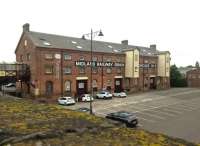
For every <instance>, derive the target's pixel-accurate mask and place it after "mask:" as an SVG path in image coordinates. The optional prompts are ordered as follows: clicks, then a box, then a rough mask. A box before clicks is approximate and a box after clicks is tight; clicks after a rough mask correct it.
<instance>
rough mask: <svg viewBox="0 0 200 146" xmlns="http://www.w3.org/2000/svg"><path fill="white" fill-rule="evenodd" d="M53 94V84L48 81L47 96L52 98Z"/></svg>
mask: <svg viewBox="0 0 200 146" xmlns="http://www.w3.org/2000/svg"><path fill="white" fill-rule="evenodd" d="M52 94H53V82H52V81H47V82H46V95H47V96H51V95H52Z"/></svg>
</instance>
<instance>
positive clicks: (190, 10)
mask: <svg viewBox="0 0 200 146" xmlns="http://www.w3.org/2000/svg"><path fill="white" fill-rule="evenodd" d="M0 19H1V21H0V22H1V23H0V43H1V44H0V49H1V53H0V62H1V61H6V62H11V61H15V54H14V51H15V48H16V45H17V43H18V41H19V39H20V36H21V33H22V25H23V24H24V23H30V30H32V31H38V32H46V33H52V34H60V35H65V36H73V37H81V36H82V34H84V33H89V32H90V29H91V28H93V30H99V29H102V31H103V33H104V37H103V38H101V39H99V38H96V40H102V41H109V42H115V43H120V42H121V40H124V39H128V40H129V44H131V45H138V46H147V47H148V46H149V45H150V44H156V45H157V48H158V50H168V51H170V52H171V58H172V60H171V63H172V64H174V63H175V64H176V65H178V66H185V65H190V64H192V65H194V64H195V61H197V60H198V61H200V46H199V43H200V41H199V40H200V3H199V0H18V1H16V0H2V1H0Z"/></svg>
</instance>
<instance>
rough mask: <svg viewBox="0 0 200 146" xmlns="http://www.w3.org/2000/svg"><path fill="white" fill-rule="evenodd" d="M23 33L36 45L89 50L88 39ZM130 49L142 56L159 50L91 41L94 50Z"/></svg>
mask: <svg viewBox="0 0 200 146" xmlns="http://www.w3.org/2000/svg"><path fill="white" fill-rule="evenodd" d="M25 33H26V34H27V35H28V36H29V37H30V39H31V40H32V41H33V43H34V44H35V46H37V47H44V48H62V49H72V50H80V51H90V45H91V44H90V40H84V39H82V38H75V37H68V36H60V35H54V34H46V33H40V32H33V31H29V32H25ZM131 49H138V50H139V51H140V54H141V55H144V56H155V55H156V54H158V53H159V51H157V50H156V49H153V48H147V47H140V46H133V45H124V44H117V43H111V42H103V41H93V51H94V52H107V53H118V54H121V53H122V54H123V53H124V51H125V50H131Z"/></svg>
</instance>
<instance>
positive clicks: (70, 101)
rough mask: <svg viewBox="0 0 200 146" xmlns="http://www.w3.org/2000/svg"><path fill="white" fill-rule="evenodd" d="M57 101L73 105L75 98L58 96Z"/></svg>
mask: <svg viewBox="0 0 200 146" xmlns="http://www.w3.org/2000/svg"><path fill="white" fill-rule="evenodd" d="M58 103H59V104H61V105H73V104H75V103H76V102H75V100H74V98H72V97H59V98H58Z"/></svg>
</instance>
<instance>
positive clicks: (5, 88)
mask: <svg viewBox="0 0 200 146" xmlns="http://www.w3.org/2000/svg"><path fill="white" fill-rule="evenodd" d="M2 90H3V91H5V92H16V84H15V83H9V84H7V85H4V86H2Z"/></svg>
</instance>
